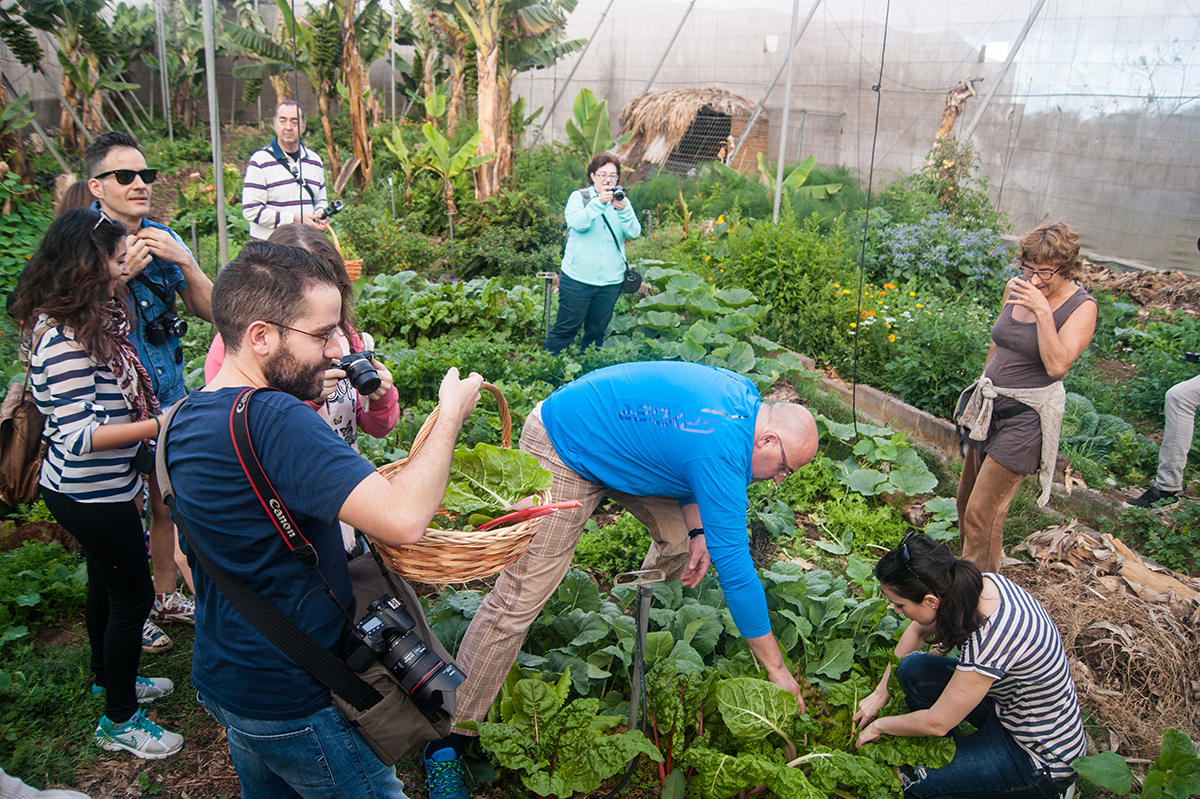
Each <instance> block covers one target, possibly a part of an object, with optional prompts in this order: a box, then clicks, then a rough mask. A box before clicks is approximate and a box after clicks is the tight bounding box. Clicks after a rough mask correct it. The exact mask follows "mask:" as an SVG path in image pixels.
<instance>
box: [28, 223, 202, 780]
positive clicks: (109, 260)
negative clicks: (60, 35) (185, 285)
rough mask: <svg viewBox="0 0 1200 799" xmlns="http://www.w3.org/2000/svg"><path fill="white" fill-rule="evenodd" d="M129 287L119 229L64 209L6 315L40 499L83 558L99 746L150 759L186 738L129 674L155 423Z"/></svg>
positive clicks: (151, 682)
mask: <svg viewBox="0 0 1200 799" xmlns="http://www.w3.org/2000/svg"><path fill="white" fill-rule="evenodd" d="M128 277H129V267H128V266H127V265H126V263H125V229H124V228H123V227H122V226H121V225H119V224H117V223H115V222H112V221H111V220H109V219H108V218H107V217H105V216H104V215H103V214H101V213H100V212H98V211H92V210H85V209H75V210H72V211H68V212H66V213H65V214H63V215H62V216H60V217H59V218H58V219H56V220H55V221H54V224H52V225H51V226H50V229H49V230H48V231H47V232H46V237H45V239H44V240H43V241H42V244H41V247H40V248H39V249H38V251H37V253H35V254H34V256H33V258H31V259H30V261H29V264H28V265H27V266H26V268H25V273H24V279H23V280H22V281H21V285H20V287H19V288H18V289H17V291H16V298H15V300H14V302H13V305H12V308H11V312H12V315H13V318H14V319H15V320H17V321H18V322H19V323H20V324H21V326H22V330H23V334H24V336H25V339H26V341H25V343H26V344H27V346H28V349H29V364H30V383H31V385H32V387H33V395H34V398H35V400H36V401H37V405H38V409H39V410H40V411H41V413H42V415H43V416H44V417H45V418H46V427H45V430H44V433H43V435H44V438H45V439H46V441H47V443H48V447H47V450H46V455H45V458H44V459H43V461H42V473H41V478H40V480H39V483H40V485H41V489H42V498H43V499H44V500H45V502H46V507H47V508H49V509H50V512H51V513H52V514H54V518H55V519H57V520H58V522H59V524H61V525H62V526H63V527H64V528H66V530H67V531H68V532H69V533H71V535H73V536H74V537H75V538H76V539H77V540H78V541H79V543H80V545H81V546H82V547H83V551H84V554H85V556H86V559H87V568H88V595H87V605H86V609H85V619H86V622H87V630H88V640H89V641H90V643H91V647H92V662H91V666H92V671H93V672H94V673H95V683H94V684H93V686H92V693H93V694H97V695H102V696H103V697H104V703H105V710H104V715H102V716H101V717H100V723H99V724H98V725H97V727H96V732H95V739H96V743H97V744H98V745H100V746H101V747H102V748H104V749H107V750H109V751H118V750H122V749H124V750H126V751H129V752H132V753H133V754H135V755H137V756H138V757H143V758H148V759H155V760H156V759H159V758H163V757H166V756H168V755H171V754H174V753H175V752H178V751H179V749H180V748H182V746H183V738H181V737H180V736H179V735H176V734H175V733H173V732H168V731H166V730H164V729H162V728H161V727H159V726H158V725H157V724H155V723H154V722H152V721H150V720H149V719H147V718H146V716H145V714H144V713H143V712H142V711H141V710H139V709H138V705H139V704H144V703H146V702H150V701H153V700H154V699H157V698H158V697H160V696H163V695H164V694H167V693H170V692H171V690H173V688H174V686H173V685H172V683H171V681H170V680H168V679H165V678H144V677H138V674H137V669H138V661H139V659H140V657H141V652H142V622H144V621H145V620H146V617H147V615H149V613H150V605H151V603H152V602H153V600H154V585H153V583H152V582H151V579H150V567H149V562H148V560H147V555H146V539H145V533H144V531H143V529H142V520H141V515H140V514H139V513H138V508H137V505H136V504H135V503H134V498H135V497H136V496H137V495H138V494H139V493H140V492H141V490H142V477H141V475H140V474H139V473H138V471H137V470H136V469H135V468H134V465H133V458H134V455H135V454H136V453H137V451H138V448H139V446H140V445H141V444H142V443H143V442H146V441H148V440H150V439H153V438H154V437H155V436H156V434H157V433H158V429H159V425H160V422H161V418H160V416H159V415H158V414H159V408H158V403H157V400H155V397H154V391H153V390H152V388H151V384H150V377H149V375H147V374H146V371H145V369H144V368H143V367H142V365H141V363H140V362H139V361H138V357H137V352H136V351H135V350H134V348H133V345H132V344H131V343H130V342H129V340H128V339H127V338H126V334H127V333H128V331H129V319H128V317H127V315H126V311H125V303H124V302H122V301H121V299H120V291H121V290H122V285H123V283H124V281H125V280H126V279H128Z"/></svg>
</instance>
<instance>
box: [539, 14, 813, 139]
mask: <svg viewBox="0 0 1200 799" xmlns="http://www.w3.org/2000/svg"><path fill="white" fill-rule="evenodd" d="M613 2H614V0H608V5H606V6H605V7H604V13H603V14H601V15H600V21H599V22H597V23H596V29H595V30H593V31H592V35H591V36H589V37H588V40H587V44H585V45H584V46H583V52H582V53H580V54H579V58H577V59H575V63H574V64H572V65H571V71H570V72H568V73H567V79H566V80H565V81H563V85H562V87H561V88H559V90H558V94H556V95H554V102H553V103H551V104H550V110H549V111H548V112H547V113H546V118H545V119H543V120H542V126H541V127H540V128H538V132H537V136H534V137H533V144H530V145H529V149H530V150H532V149H533V148H534V147H536V146H537V143H538V142H539V141H541V140H542V134H543V133H545V132H546V126H547V125H549V124H550V120H551V119H552V118H553V117H554V109H555V108H558V101H559V100H561V99H562V97H563V95H564V94H566V92H567V87H568V86H570V85H571V78H573V77H575V70H577V69H579V65H580V64H581V63H583V59H584V56H586V55H587V53H588V50H589V49H591V47H592V42H594V41H596V34H597V33H599V32H600V26H601V25H603V24H604V18H605V17H607V16H608V11H609V9H611V8H612V7H613ZM818 2H819V0H818Z"/></svg>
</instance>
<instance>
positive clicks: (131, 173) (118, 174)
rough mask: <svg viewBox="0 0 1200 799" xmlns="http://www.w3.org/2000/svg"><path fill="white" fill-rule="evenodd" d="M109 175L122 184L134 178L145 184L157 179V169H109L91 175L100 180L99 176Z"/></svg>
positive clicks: (126, 184)
mask: <svg viewBox="0 0 1200 799" xmlns="http://www.w3.org/2000/svg"><path fill="white" fill-rule="evenodd" d="M109 175H112V176H113V177H115V178H116V179H117V183H120V184H121V185H122V186H128V185H129V184H130V183H133V179H134V178H141V179H142V183H145V184H147V185H149V184H151V183H153V182H154V181H156V180H158V170H157V169H110V170H108V171H107V172H101V173H100V174H99V175H93V176H92V177H94V178H95V179H96V180H100V179H101V178H106V177H108V176H109Z"/></svg>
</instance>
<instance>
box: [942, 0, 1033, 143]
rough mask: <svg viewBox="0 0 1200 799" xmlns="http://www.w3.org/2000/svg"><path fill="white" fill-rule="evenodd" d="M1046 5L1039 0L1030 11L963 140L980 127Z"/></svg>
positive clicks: (964, 133) (968, 138)
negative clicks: (1030, 30) (985, 113)
mask: <svg viewBox="0 0 1200 799" xmlns="http://www.w3.org/2000/svg"><path fill="white" fill-rule="evenodd" d="M1044 5H1046V0H1037V5H1035V6H1034V7H1033V10H1032V11H1030V12H1029V19H1027V20H1025V27H1023V28H1021V32H1020V33H1019V34H1018V35H1017V41H1016V43H1015V44H1013V47H1012V49H1011V50H1009V51H1008V58H1006V59H1005V60H1004V66H1002V67H1000V72H999V74H997V75H996V77H994V78H992V81H993V82H992V85H991V86H989V87H988V90H987V94H985V95H984V96H983V101H982V102H980V103H979V108H977V109H975V116H974V117H973V118H972V119H971V124H970V125H967V129H966V130H965V131H963V135H962V138H963V141H969V140H970V138H971V134H972V133H974V132H975V128H976V127H978V125H979V122H980V120H982V119H983V112H984V111H986V110H987V107H988V106H989V105H991V102H992V98H993V97H995V96H996V92H997V91H998V90H999V89H1000V83H1001V81H1003V80H1004V76H1005V75H1007V74H1008V68H1009V67H1011V66H1012V62H1013V59H1014V58H1016V57H1017V51H1018V50H1020V49H1021V45H1022V44H1024V43H1025V37H1026V36H1028V35H1029V29H1030V28H1032V27H1033V21H1034V20H1035V19H1037V15H1038V14H1039V13H1041V11H1042V6H1044Z"/></svg>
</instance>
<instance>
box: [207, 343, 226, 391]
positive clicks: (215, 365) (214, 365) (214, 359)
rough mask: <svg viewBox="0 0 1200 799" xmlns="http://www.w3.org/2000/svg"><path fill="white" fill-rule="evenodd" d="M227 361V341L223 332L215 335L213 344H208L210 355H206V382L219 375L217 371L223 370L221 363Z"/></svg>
mask: <svg viewBox="0 0 1200 799" xmlns="http://www.w3.org/2000/svg"><path fill="white" fill-rule="evenodd" d="M223 363H225V342H224V340H222V338H221V334H220V333H218V334H217V335H215V336H213V340H212V344H209V345H208V355H206V356H205V357H204V382H205V383H208V382H210V381H212V379H213V378H214V377H216V376H217V372H219V371H221V364H223Z"/></svg>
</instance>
